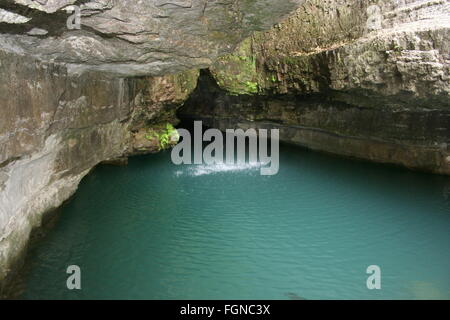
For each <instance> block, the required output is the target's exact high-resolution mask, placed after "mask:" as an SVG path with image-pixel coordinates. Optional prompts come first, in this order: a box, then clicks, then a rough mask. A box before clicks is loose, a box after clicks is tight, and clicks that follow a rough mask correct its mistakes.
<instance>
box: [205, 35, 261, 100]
mask: <svg viewBox="0 0 450 320" xmlns="http://www.w3.org/2000/svg"><path fill="white" fill-rule="evenodd" d="M210 70H211V73H212V74H213V76H214V78H215V80H216V82H217V84H218V85H219V86H220V87H221V88H222V89H224V90H226V91H228V92H229V93H230V94H233V95H239V94H256V93H258V92H259V91H260V88H261V85H260V82H261V77H262V76H261V75H260V74H259V73H258V71H257V67H256V57H254V55H253V53H252V39H251V38H248V39H247V40H245V41H244V42H242V43H241V45H240V46H239V47H238V49H237V50H236V51H235V52H234V53H233V54H229V55H227V56H224V57H222V58H221V59H219V61H218V62H217V63H216V64H215V65H214V66H213V67H212V68H211V69H210Z"/></svg>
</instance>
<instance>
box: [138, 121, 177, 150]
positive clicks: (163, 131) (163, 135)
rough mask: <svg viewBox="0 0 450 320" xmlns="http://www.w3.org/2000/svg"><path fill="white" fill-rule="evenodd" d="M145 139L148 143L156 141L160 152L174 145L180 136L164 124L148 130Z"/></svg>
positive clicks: (168, 125) (169, 125) (170, 126)
mask: <svg viewBox="0 0 450 320" xmlns="http://www.w3.org/2000/svg"><path fill="white" fill-rule="evenodd" d="M145 138H146V139H147V140H149V141H155V140H156V141H157V142H158V143H159V147H160V150H164V149H167V148H170V147H171V146H173V145H174V144H176V143H177V142H178V139H179V138H180V136H179V134H178V131H177V129H175V128H174V126H173V125H172V124H170V123H166V124H165V125H159V126H156V127H153V128H151V129H148V131H147V133H146V135H145Z"/></svg>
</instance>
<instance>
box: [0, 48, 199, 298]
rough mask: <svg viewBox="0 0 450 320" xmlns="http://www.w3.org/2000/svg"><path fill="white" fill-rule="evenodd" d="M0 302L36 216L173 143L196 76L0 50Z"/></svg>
mask: <svg viewBox="0 0 450 320" xmlns="http://www.w3.org/2000/svg"><path fill="white" fill-rule="evenodd" d="M0 61H1V65H0V77H1V79H2V81H1V82H0V96H1V97H2V99H1V115H2V116H1V117H0V296H1V293H2V292H1V291H2V290H1V288H2V286H1V284H2V280H4V279H5V278H6V277H7V275H12V274H11V273H10V270H11V269H12V270H14V269H15V268H14V266H16V265H17V261H19V259H20V257H22V254H23V252H24V249H25V248H26V246H27V243H28V239H29V236H30V232H31V230H32V229H33V228H35V227H38V226H40V224H41V220H42V215H43V214H44V213H46V212H49V211H51V210H52V209H55V208H57V207H59V206H60V205H61V204H62V203H63V202H64V201H65V200H67V199H68V198H69V197H70V196H71V195H72V194H73V193H74V192H75V191H76V189H77V186H78V184H79V182H80V180H81V179H82V178H83V177H84V176H85V175H86V174H87V173H88V172H89V171H90V170H91V169H92V168H93V167H95V166H96V165H97V164H99V163H101V162H116V160H117V159H119V160H120V159H124V158H125V159H126V157H127V156H130V155H134V154H143V153H149V152H157V151H159V150H161V149H163V148H167V147H169V146H170V145H171V144H173V143H175V142H176V139H175V137H174V136H175V135H176V132H174V130H173V127H172V126H171V124H173V123H176V122H177V121H178V120H177V119H176V116H175V112H176V110H177V108H179V107H180V106H181V105H182V104H183V103H184V101H185V100H186V99H187V97H188V96H189V94H190V93H191V92H192V91H193V90H194V88H195V87H196V84H197V78H198V71H197V70H187V71H184V72H181V73H178V74H174V75H167V76H161V77H141V78H117V77H113V76H111V75H108V74H99V73H98V72H86V73H83V74H82V75H69V73H68V71H67V69H66V68H65V67H64V66H63V65H58V64H52V63H43V62H39V61H36V60H34V59H32V58H28V57H23V56H19V55H15V54H11V53H5V52H2V51H0Z"/></svg>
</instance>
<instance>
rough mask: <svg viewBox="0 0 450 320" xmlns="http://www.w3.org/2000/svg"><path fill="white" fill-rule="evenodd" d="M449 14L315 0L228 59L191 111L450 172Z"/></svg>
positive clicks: (365, 1) (421, 4)
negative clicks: (266, 127) (271, 128)
mask: <svg viewBox="0 0 450 320" xmlns="http://www.w3.org/2000/svg"><path fill="white" fill-rule="evenodd" d="M449 12H450V2H449V1H445V0H401V1H397V0H395V1H394V0H379V1H369V0H334V1H322V0H307V1H305V2H304V4H303V5H302V6H301V7H300V8H299V9H298V10H297V11H296V12H295V13H293V14H292V15H291V16H289V17H288V18H287V19H286V20H284V21H283V22H282V23H280V24H278V25H276V26H275V27H274V28H273V29H271V30H270V31H268V32H263V33H257V34H256V35H254V36H253V37H251V38H249V39H248V40H246V41H244V42H243V43H242V44H241V45H240V46H239V48H238V49H237V50H236V51H235V52H234V53H233V54H231V55H227V56H224V57H222V58H220V59H219V60H218V61H217V62H216V63H215V64H214V65H213V66H212V67H211V68H210V69H209V74H210V75H209V76H208V75H205V76H204V78H203V80H202V82H201V83H203V88H199V90H198V91H197V93H196V94H195V97H199V96H200V95H202V98H201V99H200V98H195V97H194V98H193V99H192V100H191V101H190V102H189V103H188V107H187V108H186V109H184V111H183V112H184V113H185V114H186V116H192V117H197V118H203V119H207V121H209V122H214V125H216V126H219V127H223V126H230V127H234V126H244V127H246V126H270V127H279V128H281V129H282V131H281V136H282V139H284V140H285V141H289V142H293V143H297V144H300V145H303V146H307V147H310V148H313V149H317V150H322V151H327V152H332V153H337V154H342V155H346V156H352V157H357V158H363V159H369V160H373V161H377V162H389V163H395V164H402V165H405V166H407V167H410V168H416V169H421V170H427V171H432V172H436V173H444V174H450V74H449V72H450V56H449V52H450V50H449V49H450V19H449ZM208 77H212V78H213V79H214V81H211V79H209V80H208ZM205 96H208V97H209V98H208V99H205Z"/></svg>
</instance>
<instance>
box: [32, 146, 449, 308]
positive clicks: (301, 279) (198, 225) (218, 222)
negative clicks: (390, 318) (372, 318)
mask: <svg viewBox="0 0 450 320" xmlns="http://www.w3.org/2000/svg"><path fill="white" fill-rule="evenodd" d="M280 156H281V158H280V172H279V174H278V175H275V176H261V175H260V173H259V167H257V166H245V165H244V166H228V165H215V166H206V165H201V166H195V165H190V166H175V165H173V164H172V163H171V161H170V153H169V152H165V153H161V154H157V155H151V156H144V157H137V158H134V159H131V161H130V164H129V166H127V167H119V168H118V167H108V166H101V167H98V168H97V169H96V170H95V171H94V172H93V173H92V174H90V175H89V176H88V177H86V178H85V179H84V180H83V182H82V185H81V186H80V189H79V191H78V193H77V195H76V196H75V198H74V199H73V200H72V201H71V202H70V203H69V204H68V205H67V206H66V207H65V208H64V209H63V213H62V216H61V218H60V221H59V223H58V224H57V226H56V227H55V228H54V229H53V230H52V231H51V232H50V234H49V235H48V236H47V237H46V238H45V239H44V241H43V242H42V243H41V244H40V245H39V246H38V247H37V248H36V249H35V250H33V252H32V254H31V257H30V268H31V272H30V273H29V274H28V275H27V277H26V291H25V292H24V294H23V297H24V298H60V299H78V298H101V299H103V298H109V299H116V298H137V299H140V298H149V299H294V300H298V299H308V300H309V299H358V298H359V299H381V298H387V299H427V298H432V299H434V298H438V299H448V298H449V297H450V294H449V290H450V275H449V270H450V256H449V250H448V248H449V247H448V246H449V243H450V232H449V226H450V202H449V201H450V200H449V199H448V192H443V190H444V191H445V190H447V189H446V188H448V186H449V185H450V183H449V179H448V177H444V176H437V175H427V174H421V173H414V172H410V171H407V170H403V169H399V168H393V167H388V166H382V165H375V164H369V163H364V162H356V161H350V160H345V159H340V158H336V157H330V156H325V155H321V154H317V153H313V152H309V151H306V150H302V149H299V148H295V147H290V146H282V148H281V154H280ZM374 264H375V265H379V266H380V267H381V271H382V289H381V290H368V289H367V287H366V280H367V277H368V275H367V274H366V269H367V267H368V266H369V265H374ZM69 265H79V266H80V267H81V272H82V290H80V291H69V290H67V289H66V279H67V276H68V275H67V274H66V268H67V266H69Z"/></svg>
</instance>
